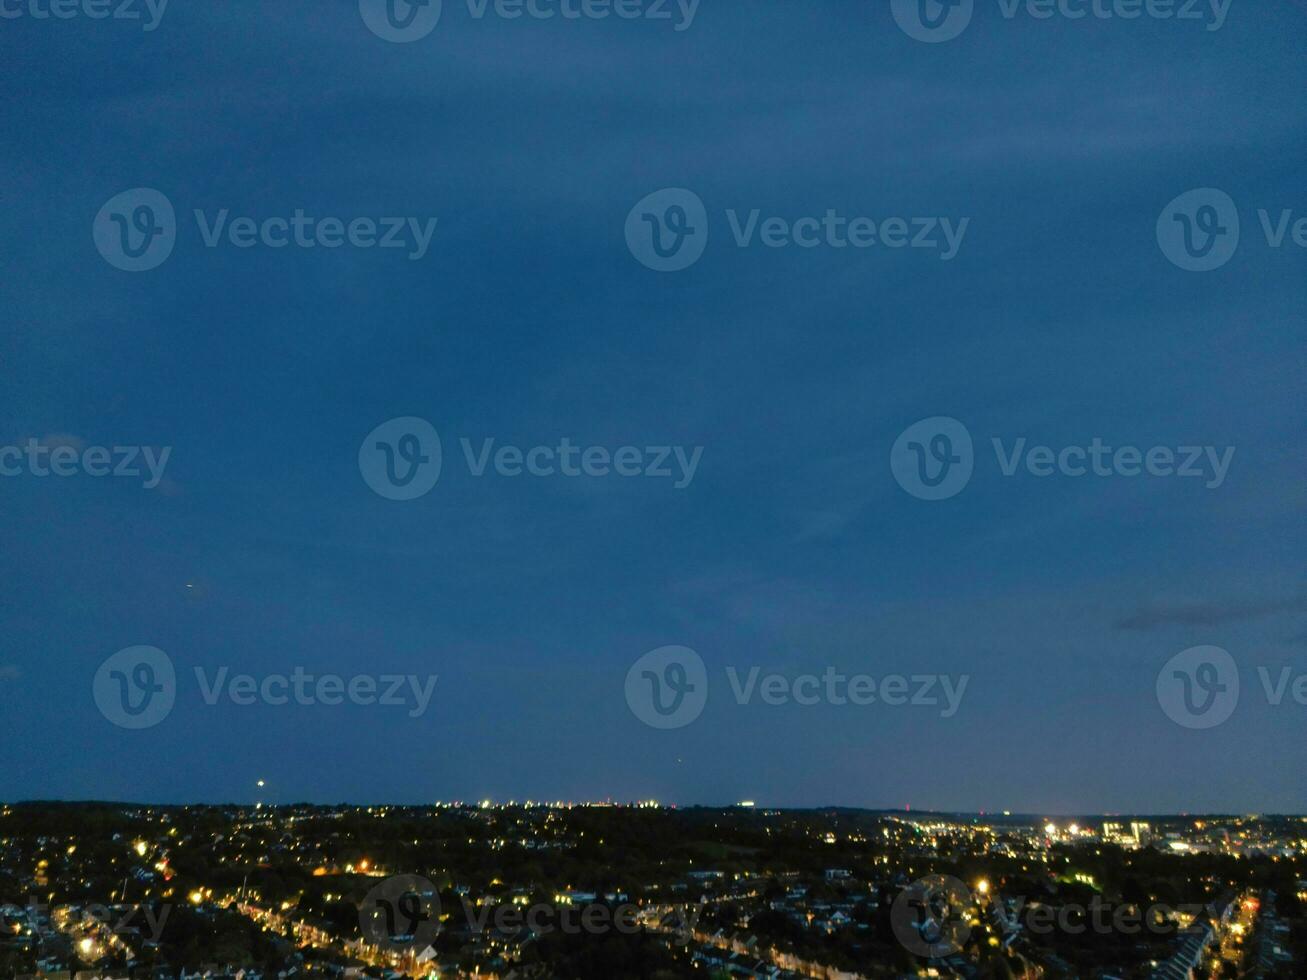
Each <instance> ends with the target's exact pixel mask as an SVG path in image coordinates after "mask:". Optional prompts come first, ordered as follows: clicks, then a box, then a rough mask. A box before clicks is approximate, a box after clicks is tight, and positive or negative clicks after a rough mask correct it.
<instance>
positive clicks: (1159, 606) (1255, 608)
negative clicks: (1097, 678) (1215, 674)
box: [1114, 593, 1307, 630]
mask: <svg viewBox="0 0 1307 980" xmlns="http://www.w3.org/2000/svg"><path fill="white" fill-rule="evenodd" d="M1294 612H1307V593H1302V594H1299V595H1295V596H1288V597H1281V598H1274V599H1247V598H1240V599H1202V600H1195V601H1192V602H1158V603H1152V604H1150V605H1147V606H1144V607H1143V608H1141V609H1138V610H1136V611H1135V612H1133V613H1131V614H1130V615H1128V616H1126V617H1124V618H1123V619H1119V620H1117V622H1116V623H1115V624H1114V625H1115V626H1116V628H1117V629H1121V630H1150V629H1155V628H1157V627H1159V626H1217V625H1220V624H1223V623H1233V622H1240V621H1242V620H1249V619H1262V618H1264V617H1266V616H1275V615H1279V614H1280V613H1294Z"/></svg>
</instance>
